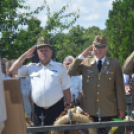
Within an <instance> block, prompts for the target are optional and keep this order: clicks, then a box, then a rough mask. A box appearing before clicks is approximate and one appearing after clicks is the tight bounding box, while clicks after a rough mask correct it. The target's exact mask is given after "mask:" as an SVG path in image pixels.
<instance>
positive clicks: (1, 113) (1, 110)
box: [0, 64, 7, 134]
mask: <svg viewBox="0 0 134 134" xmlns="http://www.w3.org/2000/svg"><path fill="white" fill-rule="evenodd" d="M0 70H1V64H0ZM6 119H7V115H6V104H5V93H4V88H3V80H2V73H1V71H0V134H1V133H2V130H3V128H4V121H5V120H6Z"/></svg>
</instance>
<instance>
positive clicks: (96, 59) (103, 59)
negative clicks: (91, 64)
mask: <svg viewBox="0 0 134 134" xmlns="http://www.w3.org/2000/svg"><path fill="white" fill-rule="evenodd" d="M105 59H106V55H105V56H104V57H103V58H102V59H101V61H102V65H103V63H104V61H105ZM95 61H96V64H97V63H98V61H99V59H98V58H97V57H96V56H95Z"/></svg>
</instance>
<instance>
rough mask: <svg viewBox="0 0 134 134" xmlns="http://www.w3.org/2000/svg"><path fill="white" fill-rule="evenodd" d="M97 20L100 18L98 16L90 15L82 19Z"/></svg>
mask: <svg viewBox="0 0 134 134" xmlns="http://www.w3.org/2000/svg"><path fill="white" fill-rule="evenodd" d="M99 18H100V16H99V15H98V14H91V15H89V16H86V17H83V20H86V21H94V20H97V19H99Z"/></svg>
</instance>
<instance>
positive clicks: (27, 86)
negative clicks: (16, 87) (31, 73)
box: [19, 76, 32, 121]
mask: <svg viewBox="0 0 134 134" xmlns="http://www.w3.org/2000/svg"><path fill="white" fill-rule="evenodd" d="M19 77H20V89H21V94H22V99H23V105H24V111H25V114H26V115H27V116H29V121H30V120H31V112H32V110H31V108H32V102H31V83H30V78H29V77H21V76H19Z"/></svg>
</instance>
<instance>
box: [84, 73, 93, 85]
mask: <svg viewBox="0 0 134 134" xmlns="http://www.w3.org/2000/svg"><path fill="white" fill-rule="evenodd" d="M94 77H95V76H94V73H90V74H88V73H87V74H85V75H83V82H84V83H85V84H88V85H90V86H91V85H94Z"/></svg>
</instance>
